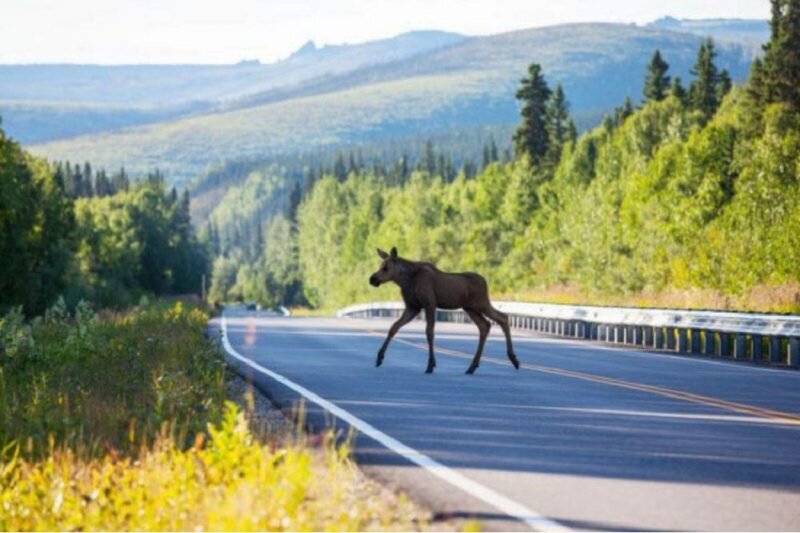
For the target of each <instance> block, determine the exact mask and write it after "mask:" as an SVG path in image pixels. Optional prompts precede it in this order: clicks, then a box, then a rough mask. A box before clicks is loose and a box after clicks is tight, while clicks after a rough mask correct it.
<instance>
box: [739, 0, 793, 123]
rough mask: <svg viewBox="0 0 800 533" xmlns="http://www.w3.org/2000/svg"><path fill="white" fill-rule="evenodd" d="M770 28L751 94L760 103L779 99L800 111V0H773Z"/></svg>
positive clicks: (768, 102)
mask: <svg viewBox="0 0 800 533" xmlns="http://www.w3.org/2000/svg"><path fill="white" fill-rule="evenodd" d="M770 29H771V31H772V35H771V36H770V40H769V43H767V44H766V45H765V46H764V61H763V63H762V64H761V65H760V66H759V69H760V72H758V73H757V76H751V85H753V87H752V88H751V94H754V95H756V94H757V95H758V96H759V97H760V100H761V102H760V103H761V104H771V103H777V102H780V103H784V104H786V105H788V106H789V107H790V108H792V109H794V110H797V111H800V0H772V20H771V22H770ZM754 74H756V73H754ZM754 78H756V79H755V81H756V82H757V83H758V84H759V86H756V85H755V84H754V83H752V81H753V79H754Z"/></svg>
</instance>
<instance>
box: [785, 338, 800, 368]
mask: <svg viewBox="0 0 800 533" xmlns="http://www.w3.org/2000/svg"><path fill="white" fill-rule="evenodd" d="M787 363H788V365H789V366H791V367H798V366H800V337H789V357H788V358H787Z"/></svg>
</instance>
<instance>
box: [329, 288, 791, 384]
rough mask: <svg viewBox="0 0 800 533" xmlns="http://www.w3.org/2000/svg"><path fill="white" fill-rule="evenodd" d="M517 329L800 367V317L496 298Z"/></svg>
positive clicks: (396, 311)
mask: <svg viewBox="0 0 800 533" xmlns="http://www.w3.org/2000/svg"><path fill="white" fill-rule="evenodd" d="M494 305H495V307H497V308H498V309H499V310H501V311H503V312H504V313H506V314H508V316H509V321H510V324H511V327H513V328H517V329H526V330H531V331H538V332H542V333H547V334H551V335H558V336H562V337H570V338H577V339H585V340H596V341H603V342H611V343H615V344H625V345H631V346H637V347H641V348H648V349H653V350H669V351H672V352H679V353H687V354H698V355H706V356H716V357H724V358H731V359H736V360H746V361H755V362H767V363H772V364H776V365H785V366H789V367H793V368H797V367H800V316H797V315H764V314H749V313H727V312H717V311H679V310H671V309H635V308H630V307H595V306H575V305H556V304H537V303H525V302H495V304H494ZM403 309H405V306H404V305H403V303H402V302H373V303H368V304H361V305H353V306H350V307H345V308H344V309H340V310H339V311H338V312H337V316H340V317H351V318H392V317H398V316H400V314H401V313H402V311H403ZM436 314H437V320H441V321H448V322H462V323H466V322H471V320H470V319H469V317H468V316H467V314H466V313H464V311H461V310H457V311H448V310H437V313H436Z"/></svg>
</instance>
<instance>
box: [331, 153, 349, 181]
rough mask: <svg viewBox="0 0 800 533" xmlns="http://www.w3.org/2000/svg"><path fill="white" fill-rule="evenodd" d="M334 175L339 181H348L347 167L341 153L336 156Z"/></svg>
mask: <svg viewBox="0 0 800 533" xmlns="http://www.w3.org/2000/svg"><path fill="white" fill-rule="evenodd" d="M333 175H334V177H335V178H336V179H337V180H339V181H344V180H346V179H347V165H345V162H344V156H343V155H342V153H341V152H339V153H338V154H336V161H335V162H334V163H333Z"/></svg>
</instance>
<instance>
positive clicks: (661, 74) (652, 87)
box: [644, 50, 670, 102]
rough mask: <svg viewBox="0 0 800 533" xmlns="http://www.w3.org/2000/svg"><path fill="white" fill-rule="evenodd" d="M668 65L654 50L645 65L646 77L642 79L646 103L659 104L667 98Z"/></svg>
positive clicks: (659, 53)
mask: <svg viewBox="0 0 800 533" xmlns="http://www.w3.org/2000/svg"><path fill="white" fill-rule="evenodd" d="M668 70H669V63H667V62H666V61H664V59H663V58H662V57H661V52H660V51H658V50H656V51H655V52H653V57H652V58H651V59H650V63H649V64H648V65H647V75H646V76H645V79H644V97H645V100H646V101H648V102H660V101H661V100H663V99H664V98H666V96H667V91H668V90H669V86H670V85H669V76H668V75H667V71H668Z"/></svg>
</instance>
